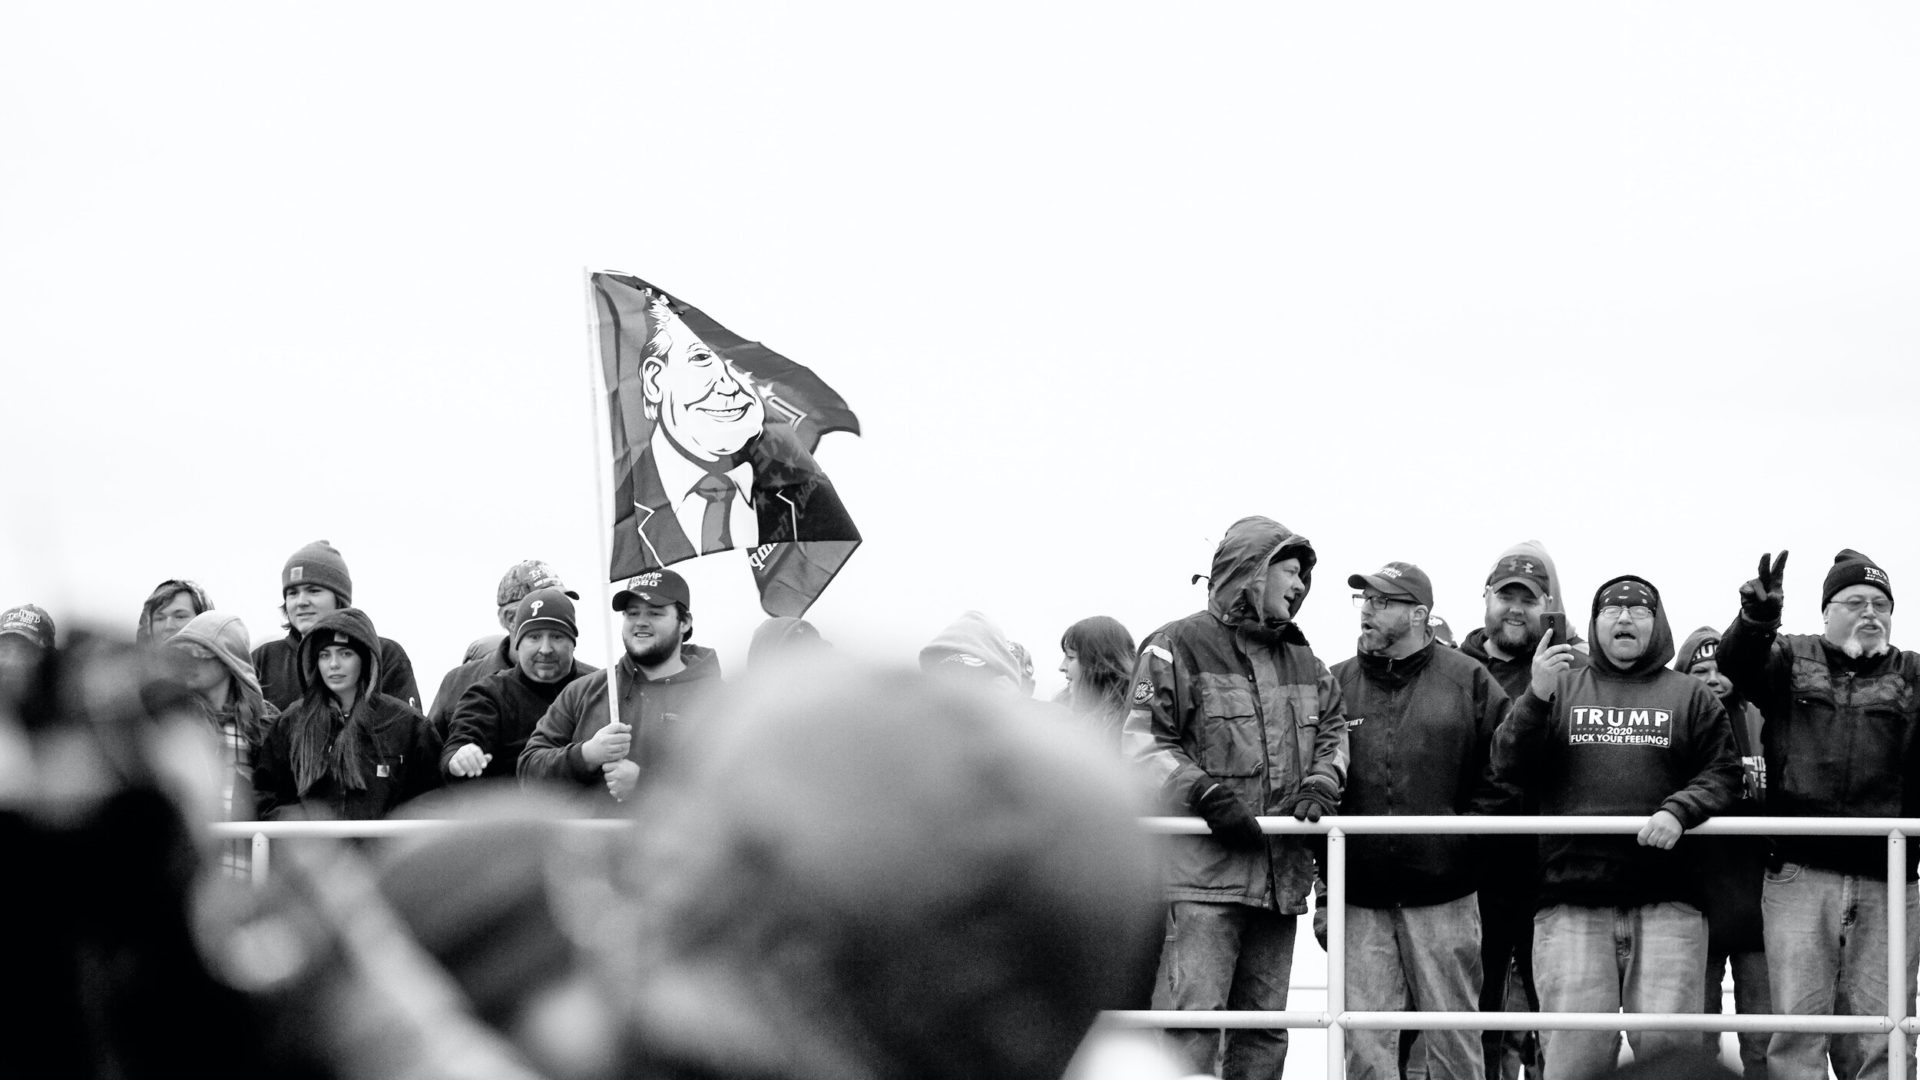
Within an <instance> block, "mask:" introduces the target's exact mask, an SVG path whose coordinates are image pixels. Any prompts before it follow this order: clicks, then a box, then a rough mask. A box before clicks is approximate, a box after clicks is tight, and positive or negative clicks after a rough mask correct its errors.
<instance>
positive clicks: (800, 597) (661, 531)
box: [588, 273, 860, 617]
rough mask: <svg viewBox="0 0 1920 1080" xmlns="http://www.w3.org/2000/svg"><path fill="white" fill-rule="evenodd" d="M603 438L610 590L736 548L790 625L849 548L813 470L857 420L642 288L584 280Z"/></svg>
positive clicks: (775, 364) (767, 602)
mask: <svg viewBox="0 0 1920 1080" xmlns="http://www.w3.org/2000/svg"><path fill="white" fill-rule="evenodd" d="M588 288H589V289H591V290H592V293H593V302H594V310H595V312H596V314H597V317H598V320H599V330H600V362H601V367H602V370H603V373H604V375H605V378H606V391H607V416H608V419H609V422H610V427H611V429H612V432H613V468H614V473H613V475H614V477H615V485H614V487H615V490H614V503H613V559H612V565H610V566H609V567H608V575H609V577H610V579H611V580H613V581H620V580H622V579H624V578H628V577H631V576H632V575H634V574H638V573H641V572H643V571H646V570H650V569H655V568H658V567H662V566H667V565H670V564H672V563H676V562H679V561H680V560H682V559H691V558H695V557H697V556H700V555H708V554H713V553H715V552H720V551H729V550H733V549H736V548H738V549H741V550H744V551H745V552H746V553H747V564H748V566H749V567H751V568H752V571H753V576H754V583H755V585H756V586H758V588H759V592H760V606H761V607H762V608H764V609H765V610H766V611H767V613H768V614H770V615H790V616H795V617H797V616H800V615H802V614H804V613H805V612H806V610H807V608H808V607H810V606H811V605H812V604H813V602H814V601H815V600H816V599H818V598H819V596H820V593H821V592H822V591H824V590H825V589H826V587H827V584H828V583H829V582H831V581H832V580H833V577H834V575H835V574H837V573H839V571H840V568H841V567H842V566H843V565H845V564H846V561H847V560H848V559H849V558H851V557H852V556H853V552H854V549H855V548H857V547H859V546H860V532H859V530H857V529H855V528H854V525H853V520H852V519H851V518H850V517H848V516H847V511H846V507H844V506H842V505H841V503H840V496H839V494H838V493H837V492H835V491H834V488H833V483H832V482H831V481H829V480H828V479H827V476H826V474H825V473H824V472H822V471H821V469H820V466H819V464H818V463H817V462H815V461H814V459H813V452H814V449H815V448H816V447H817V446H818V445H819V443H820V437H821V436H822V435H824V434H826V433H827V432H829V431H847V432H852V433H853V434H855V435H858V434H859V433H860V421H859V420H858V418H856V417H855V416H854V415H853V410H852V409H850V408H848V407H847V403H846V401H845V400H843V399H842V398H841V397H840V395H839V394H837V393H835V392H834V390H833V388H832V387H830V386H828V385H827V384H826V383H825V382H822V381H821V379H820V377H819V376H818V375H815V374H814V373H813V372H812V371H810V370H808V369H807V368H805V367H803V366H801V365H799V364H796V363H794V362H793V361H791V360H789V359H787V358H786V357H784V356H782V355H780V354H779V353H777V352H774V351H773V350H772V349H769V348H767V347H766V346H765V345H762V344H760V343H759V342H757V341H748V340H746V339H744V338H742V337H740V336H739V335H738V334H735V333H734V332H733V331H731V330H728V329H727V328H726V327H724V326H721V325H720V324H719V323H717V322H715V321H713V319H711V318H709V317H708V316H707V314H706V313H705V312H703V311H701V310H700V309H699V308H696V307H693V306H691V305H689V304H686V303H684V302H682V301H681V300H680V299H678V298H677V297H675V296H673V295H672V294H670V293H668V292H667V291H666V290H665V289H662V288H660V287H658V286H655V285H650V284H648V283H647V282H645V281H642V280H640V279H639V278H636V277H632V276H629V275H626V274H612V273H596V274H593V275H592V276H591V278H590V279H589V284H588Z"/></svg>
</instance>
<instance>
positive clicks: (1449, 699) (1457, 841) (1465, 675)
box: [1333, 641, 1507, 908]
mask: <svg viewBox="0 0 1920 1080" xmlns="http://www.w3.org/2000/svg"><path fill="white" fill-rule="evenodd" d="M1333 675H1334V678H1336V679H1338V680H1339V681H1340V696H1341V700H1342V701H1343V702H1344V703H1345V705H1346V710H1347V740H1348V747H1349V753H1350V755H1351V761H1350V762H1349V764H1348V766H1347V788H1346V793H1345V794H1344V795H1343V796H1342V797H1341V800H1340V813H1342V814H1387V815H1392V814H1434V815H1455V814H1465V813H1469V812H1474V813H1495V812H1498V811H1499V810H1500V809H1501V808H1502V806H1503V804H1504V802H1505V801H1506V800H1505V799H1504V798H1503V797H1502V794H1501V792H1500V790H1499V789H1498V788H1497V787H1495V786H1494V784H1493V779H1492V771H1491V754H1492V749H1493V733H1494V732H1495V731H1496V730H1498V729H1499V727H1500V721H1501V720H1503V719H1505V717H1506V714H1507V695H1506V693H1505V692H1504V691H1502V690H1501V689H1500V686H1499V684H1498V683H1496V682H1494V680H1493V676H1492V674H1490V673H1489V672H1488V671H1487V669H1486V667H1484V666H1483V665H1481V664H1479V663H1477V662H1475V661H1474V660H1473V659H1472V658H1471V657H1467V656H1463V655H1461V654H1460V653H1459V652H1458V651H1456V650H1454V649H1449V648H1447V647H1445V646H1443V645H1436V644H1434V643H1433V642H1432V641H1429V642H1428V643H1427V645H1426V647H1425V648H1422V649H1420V650H1419V651H1418V652H1415V653H1413V654H1412V655H1411V656H1406V657H1402V658H1400V659H1397V660H1395V659H1389V658H1387V657H1384V656H1368V655H1364V654H1363V655H1360V656H1355V657H1352V658H1350V659H1347V660H1342V661H1341V662H1340V663H1338V664H1335V665H1334V666H1333ZM1347 859H1348V862H1347V868H1348V870H1347V873H1348V877H1347V900H1348V901H1349V902H1350V903H1353V904H1357V905H1359V906H1361V907H1368V908H1384V907H1399V906H1402V905H1407V906H1425V905H1430V904H1443V903H1446V902H1447V901H1449V900H1457V899H1459V898H1460V897H1462V896H1465V895H1467V894H1468V893H1471V892H1473V891H1474V890H1475V889H1476V888H1477V887H1478V884H1479V852H1478V845H1477V843H1476V838H1475V837H1472V836H1465V835H1458V836H1410V835H1409V836H1355V837H1352V838H1350V839H1349V840H1348V841H1347Z"/></svg>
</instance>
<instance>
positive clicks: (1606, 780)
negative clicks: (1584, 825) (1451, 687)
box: [1494, 575, 1740, 908]
mask: <svg viewBox="0 0 1920 1080" xmlns="http://www.w3.org/2000/svg"><path fill="white" fill-rule="evenodd" d="M1622 581H1633V582H1638V583H1640V584H1642V585H1646V586H1647V588H1648V589H1649V590H1653V586H1652V585H1651V584H1649V583H1647V582H1646V581H1645V580H1644V579H1642V578H1638V577H1634V576H1632V575H1622V576H1621V577H1616V578H1613V579H1611V580H1609V581H1608V582H1607V583H1606V584H1604V585H1602V586H1601V587H1600V589H1599V590H1598V591H1597V592H1596V593H1595V594H1594V603H1593V610H1592V612H1590V613H1589V615H1588V619H1587V635H1588V637H1590V638H1594V639H1595V640H1598V638H1597V633H1596V630H1595V623H1596V622H1597V621H1598V615H1599V605H1600V597H1601V596H1603V595H1605V594H1606V591H1607V589H1608V588H1610V587H1611V586H1613V585H1615V584H1617V583H1619V582H1622ZM1653 595H1654V616H1653V627H1652V633H1651V636H1650V638H1649V640H1648V642H1647V647H1646V648H1645V649H1644V650H1642V651H1641V653H1640V655H1639V656H1638V657H1637V658H1635V659H1634V660H1633V661H1632V662H1631V663H1629V664H1625V665H1622V664H1620V663H1619V662H1617V661H1615V660H1614V659H1613V658H1612V657H1611V656H1609V655H1607V645H1606V643H1605V642H1600V644H1599V645H1598V647H1596V648H1595V649H1593V650H1592V651H1591V652H1590V653H1589V654H1588V660H1589V663H1588V665H1587V666H1586V667H1584V668H1580V669H1576V670H1571V671H1563V672H1561V673H1560V675H1559V678H1558V680H1557V682H1556V684H1555V687H1554V691H1553V694H1552V698H1551V700H1548V701H1542V700H1541V699H1540V698H1538V697H1536V696H1535V695H1534V693H1533V691H1532V690H1531V689H1529V690H1528V691H1527V692H1526V693H1525V694H1523V695H1521V697H1520V699H1519V700H1518V701H1517V702H1515V703H1514V707H1513V710H1512V712H1511V713H1509V714H1508V717H1507V722H1506V723H1504V724H1502V725H1501V726H1500V730H1499V732H1498V733H1497V735H1496V736H1495V738H1494V775H1495V778H1496V780H1497V781H1499V782H1501V783H1503V784H1508V785H1512V786H1514V787H1517V788H1520V789H1522V790H1526V791H1530V792H1532V793H1534V794H1535V795H1537V796H1538V798H1539V800H1540V812H1541V813H1542V814H1548V815H1556V814H1570V815H1627V816H1636V817H1638V816H1645V815H1650V814H1653V813H1654V812H1655V811H1659V810H1665V811H1667V812H1669V813H1671V814H1672V815H1673V816H1674V817H1675V818H1677V819H1678V820H1679V822H1680V824H1681V826H1682V827H1683V828H1688V829H1690V828H1693V827H1694V826H1695V825H1698V824H1700V823H1701V822H1702V821H1705V820H1707V818H1709V817H1711V816H1713V815H1714V814H1717V813H1719V812H1720V811H1722V810H1724V809H1726V808H1727V807H1728V806H1730V805H1731V804H1732V803H1733V800H1734V796H1735V794H1736V793H1737V792H1738V791H1739V789H1740V762H1739V759H1738V758H1737V757H1736V756H1735V755H1734V752H1733V736H1732V734H1731V731H1730V729H1729V728H1728V726H1727V711H1726V709H1725V708H1724V707H1722V706H1721V704H1720V701H1719V699H1718V698H1716V697H1715V696H1714V694H1713V692H1712V691H1711V690H1708V689H1707V686H1706V684H1705V683H1703V682H1701V681H1700V680H1699V679H1696V678H1693V677H1692V676H1690V675H1682V674H1680V673H1679V672H1677V671H1673V670H1670V669H1669V668H1667V666H1666V665H1667V662H1668V661H1670V660H1672V659H1673V631H1672V629H1671V628H1669V627H1668V625H1667V616H1666V612H1665V610H1664V609H1663V608H1662V607H1661V605H1660V602H1659V595H1660V594H1659V591H1658V590H1653ZM1689 845H1690V840H1689V839H1687V838H1682V839H1681V841H1680V843H1679V844H1677V845H1675V847H1674V848H1673V849H1672V850H1670V851H1662V850H1660V849H1658V848H1652V847H1643V846H1641V845H1640V843H1639V841H1638V840H1637V839H1636V838H1635V837H1632V836H1624V835H1612V834H1610V835H1597V836H1568V835H1555V836H1542V837H1541V838H1540V875H1541V884H1540V896H1539V901H1538V903H1539V906H1540V907H1543V908H1544V907H1549V906H1552V905H1555V904H1573V905H1577V906H1582V907H1639V906H1642V905H1646V904H1657V903H1663V902H1667V901H1682V902H1685V903H1690V904H1693V905H1695V906H1699V905H1700V903H1701V899H1700V895H1699V888H1698V883H1697V882H1696V881H1695V879H1694V877H1693V875H1692V874H1691V873H1689V872H1688V869H1689V860H1690V858H1691V854H1690V852H1691V851H1692V848H1691V847H1690V846H1689Z"/></svg>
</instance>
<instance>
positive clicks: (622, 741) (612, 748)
mask: <svg viewBox="0 0 1920 1080" xmlns="http://www.w3.org/2000/svg"><path fill="white" fill-rule="evenodd" d="M631 749H633V725H632V724H623V723H621V722H620V721H618V720H615V721H614V722H613V723H611V724H608V725H607V726H606V727H603V728H601V729H600V730H599V731H596V732H594V733H593V737H592V738H590V739H588V740H587V741H586V742H583V743H581V744H580V757H581V760H583V761H585V762H586V763H587V764H588V765H589V766H592V767H597V766H601V765H606V764H609V763H611V762H615V761H619V760H620V759H621V758H623V757H626V756H627V751H629V750H631Z"/></svg>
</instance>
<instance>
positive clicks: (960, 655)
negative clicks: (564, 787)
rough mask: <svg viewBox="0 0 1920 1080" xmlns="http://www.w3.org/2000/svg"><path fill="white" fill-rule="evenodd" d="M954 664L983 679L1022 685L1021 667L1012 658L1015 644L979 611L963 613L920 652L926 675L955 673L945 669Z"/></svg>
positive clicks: (1015, 659)
mask: <svg viewBox="0 0 1920 1080" xmlns="http://www.w3.org/2000/svg"><path fill="white" fill-rule="evenodd" d="M953 664H957V665H959V666H960V668H961V669H962V670H964V671H968V672H970V673H977V674H980V675H982V676H984V677H988V678H1000V679H1006V680H1007V682H1008V684H1009V685H1011V686H1016V687H1017V686H1019V685H1020V676H1021V664H1020V659H1019V658H1018V657H1016V656H1015V655H1014V654H1013V644H1012V643H1011V642H1009V641H1008V640H1007V635H1006V634H1004V633H1001V631H1000V628H999V627H998V626H995V625H994V624H993V620H991V619H989V618H987V617H986V616H985V615H982V614H980V613H979V612H977V611H966V612H962V613H961V615H960V617H959V618H957V619H955V620H953V621H952V622H950V623H948V624H947V626H946V628H945V629H943V630H941V631H940V632H939V633H938V634H936V635H934V639H933V640H932V641H930V642H928V643H927V646H926V648H923V649H921V650H920V668H921V670H923V671H930V672H942V671H947V670H952V669H950V668H948V667H946V665H953Z"/></svg>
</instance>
